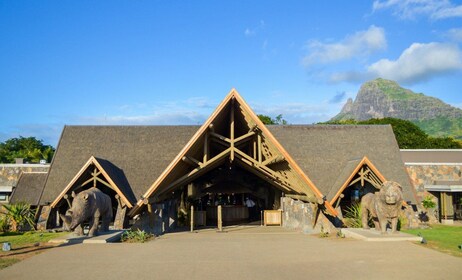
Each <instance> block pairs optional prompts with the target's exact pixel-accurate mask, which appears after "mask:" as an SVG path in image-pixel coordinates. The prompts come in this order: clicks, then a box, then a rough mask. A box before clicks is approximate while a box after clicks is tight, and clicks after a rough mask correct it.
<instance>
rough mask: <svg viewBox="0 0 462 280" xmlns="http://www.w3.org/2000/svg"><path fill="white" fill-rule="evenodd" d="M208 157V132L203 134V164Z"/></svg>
mask: <svg viewBox="0 0 462 280" xmlns="http://www.w3.org/2000/svg"><path fill="white" fill-rule="evenodd" d="M208 159H209V134H208V133H205V136H204V158H203V160H202V162H203V163H204V164H205V163H207V160H208Z"/></svg>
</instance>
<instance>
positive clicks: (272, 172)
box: [130, 89, 336, 215]
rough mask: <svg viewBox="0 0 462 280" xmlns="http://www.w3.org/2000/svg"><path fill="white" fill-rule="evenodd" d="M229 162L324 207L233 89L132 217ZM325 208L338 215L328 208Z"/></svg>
mask: <svg viewBox="0 0 462 280" xmlns="http://www.w3.org/2000/svg"><path fill="white" fill-rule="evenodd" d="M172 137H175V136H174V135H172ZM211 143H213V145H211ZM252 145H253V147H252ZM227 160H229V161H231V162H233V161H235V162H236V163H238V164H239V165H240V166H242V167H243V168H245V169H247V170H248V171H249V172H252V173H254V174H255V175H257V176H260V177H262V178H266V179H267V180H268V182H269V183H271V184H273V186H275V187H276V188H279V189H281V190H282V191H284V192H286V193H292V194H301V195H305V196H307V197H312V198H313V199H314V200H316V201H322V198H323V195H322V194H321V192H320V191H319V190H318V189H317V188H316V187H315V185H314V184H313V183H312V181H311V180H310V179H309V178H308V177H307V176H306V174H304V173H303V171H302V170H301V168H300V167H299V166H298V165H297V163H296V162H295V161H294V160H293V159H292V157H291V156H290V155H289V154H288V153H287V151H286V150H285V149H284V148H283V147H282V146H281V145H280V143H279V142H278V141H277V140H276V138H275V137H274V136H273V135H272V133H271V132H270V131H269V130H268V129H267V128H266V126H265V125H264V124H263V123H262V122H261V121H260V119H259V118H258V116H257V115H256V114H255V113H254V112H253V111H252V109H251V108H250V107H249V106H248V104H247V103H246V102H245V101H244V99H243V98H242V97H241V96H240V95H239V93H238V92H237V91H236V90H235V89H232V90H231V91H230V93H229V94H228V95H227V96H226V97H225V99H224V100H223V101H222V102H221V103H220V104H219V105H218V107H217V108H216V110H215V111H214V112H213V113H212V115H211V116H210V117H209V118H208V119H207V120H206V121H205V123H204V124H203V125H202V126H201V127H200V129H199V130H198V131H197V132H196V134H195V135H194V136H193V137H192V138H191V140H190V141H189V142H188V143H187V144H186V145H185V147H184V148H183V149H182V150H181V151H180V153H179V154H178V155H177V156H176V157H175V159H174V160H173V161H172V162H171V163H170V164H169V166H168V167H167V168H166V169H165V170H164V172H163V173H162V174H161V175H160V176H159V178H158V179H157V180H156V181H155V182H154V183H153V184H152V185H151V187H150V188H149V189H148V190H147V191H146V193H145V194H144V195H143V197H142V199H140V200H139V201H138V202H137V204H136V205H135V207H134V208H133V209H132V210H131V212H130V215H134V214H136V213H137V212H138V210H139V209H140V208H141V207H142V206H143V204H146V203H147V202H148V201H156V197H159V196H161V195H163V194H165V193H167V192H169V191H171V190H173V189H174V188H176V187H178V186H180V185H184V184H186V183H188V182H191V181H192V180H194V179H195V178H198V177H200V176H201V175H203V174H205V173H207V172H209V171H210V170H211V169H213V168H216V167H217V166H219V165H220V164H223V163H224V162H226V161H227ZM326 207H327V208H328V209H329V210H330V212H332V213H333V214H335V213H336V212H335V210H334V209H333V208H332V207H331V205H329V204H328V203H326Z"/></svg>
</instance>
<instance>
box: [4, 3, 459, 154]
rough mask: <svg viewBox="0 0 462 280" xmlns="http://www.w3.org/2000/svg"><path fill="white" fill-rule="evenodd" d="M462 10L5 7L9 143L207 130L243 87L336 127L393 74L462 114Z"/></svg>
mask: <svg viewBox="0 0 462 280" xmlns="http://www.w3.org/2000/svg"><path fill="white" fill-rule="evenodd" d="M461 74H462V1H444V0H443V1H435V0H418V1H417V0H400V1H397V0H383V1H341V0H339V1H154V0H153V1H141V0H138V1H19V0H18V1H5V0H0V97H1V101H2V102H1V104H2V106H1V110H0V120H1V121H0V141H5V140H6V139H9V138H11V137H18V136H24V137H28V136H34V137H37V138H38V139H42V140H43V141H44V143H45V144H51V145H56V144H57V141H58V139H59V136H60V133H61V130H62V128H63V126H64V125H119V124H121V125H164V124H175V125H177V124H185V125H188V124H202V122H203V121H204V120H205V119H206V118H207V117H208V116H209V115H210V114H211V113H212V111H213V110H214V108H215V107H216V106H217V105H218V104H219V102H220V101H221V100H222V99H223V98H224V97H225V95H226V94H227V93H228V92H229V91H230V90H231V88H233V87H234V88H236V89H237V90H238V91H239V93H240V94H241V95H242V96H243V97H244V99H245V100H246V101H247V102H248V103H249V104H250V106H251V107H252V108H253V109H254V110H255V111H256V113H259V114H266V115H270V116H272V117H275V116H276V115H278V114H283V116H284V118H285V119H286V120H287V121H288V122H289V123H292V124H299V123H304V124H310V123H315V122H319V121H326V120H328V119H329V118H331V117H333V116H334V115H335V114H337V113H338V112H339V110H340V109H341V107H342V105H343V104H344V103H345V102H346V100H347V98H349V97H351V98H354V97H355V96H356V93H357V91H358V89H359V87H360V85H361V84H362V83H363V82H365V81H368V80H370V79H374V78H376V77H383V78H388V79H393V80H396V81H398V82H399V83H400V84H401V85H403V86H405V87H407V88H410V89H412V90H414V91H415V92H423V93H425V94H427V95H430V96H434V97H437V98H440V99H442V100H443V101H445V102H447V103H450V104H452V105H454V106H457V107H462V94H461V88H462V75H461Z"/></svg>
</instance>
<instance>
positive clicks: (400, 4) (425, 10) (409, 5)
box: [372, 0, 462, 20]
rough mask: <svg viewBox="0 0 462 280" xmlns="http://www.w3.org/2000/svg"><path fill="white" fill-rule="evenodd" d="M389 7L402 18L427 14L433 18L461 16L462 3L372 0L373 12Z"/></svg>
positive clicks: (423, 0) (444, 0) (426, 0)
mask: <svg viewBox="0 0 462 280" xmlns="http://www.w3.org/2000/svg"><path fill="white" fill-rule="evenodd" d="M384 9H391V10H392V11H393V14H395V15H396V16H398V17H400V18H403V19H414V18H416V17H417V16H428V17H430V18H431V19H434V20H440V19H446V18H452V17H462V5H455V4H453V3H451V1H448V0H386V1H380V0H377V1H374V3H373V4H372V10H373V12H376V11H378V10H384Z"/></svg>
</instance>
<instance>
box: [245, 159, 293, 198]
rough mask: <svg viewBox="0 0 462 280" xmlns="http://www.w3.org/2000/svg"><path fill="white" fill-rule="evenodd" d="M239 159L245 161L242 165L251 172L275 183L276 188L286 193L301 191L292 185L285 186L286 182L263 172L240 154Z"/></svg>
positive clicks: (270, 182)
mask: <svg viewBox="0 0 462 280" xmlns="http://www.w3.org/2000/svg"><path fill="white" fill-rule="evenodd" d="M237 159H238V162H242V163H243V164H242V166H243V167H244V168H245V169H247V170H249V172H251V173H252V174H255V175H256V176H258V177H260V178H262V179H263V180H265V181H266V182H268V183H269V184H271V185H273V186H274V187H275V188H277V189H280V190H281V191H283V192H286V193H287V192H295V193H299V192H298V191H297V190H294V189H292V188H291V187H288V186H285V185H284V184H282V183H280V182H278V181H277V180H276V179H275V178H273V177H272V175H270V174H266V173H264V172H262V171H261V170H259V169H257V168H255V166H254V165H253V164H252V163H251V162H250V161H248V160H246V159H245V158H240V157H239V156H238V157H237Z"/></svg>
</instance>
